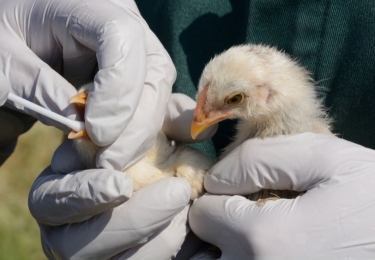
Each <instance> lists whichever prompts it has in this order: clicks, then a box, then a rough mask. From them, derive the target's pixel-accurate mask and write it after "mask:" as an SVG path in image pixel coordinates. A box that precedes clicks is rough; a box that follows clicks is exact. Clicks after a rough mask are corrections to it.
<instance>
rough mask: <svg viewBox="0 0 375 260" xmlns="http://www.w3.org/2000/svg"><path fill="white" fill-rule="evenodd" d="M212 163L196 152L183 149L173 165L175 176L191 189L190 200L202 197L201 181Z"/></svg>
mask: <svg viewBox="0 0 375 260" xmlns="http://www.w3.org/2000/svg"><path fill="white" fill-rule="evenodd" d="M212 165H213V161H212V160H211V159H210V158H209V157H207V156H205V155H204V154H202V153H200V152H199V151H197V150H194V149H191V148H189V147H183V148H182V149H181V150H180V154H179V156H178V159H177V161H176V164H175V169H176V176H177V177H180V178H184V179H185V180H187V181H188V182H189V184H190V187H191V195H190V199H191V200H194V199H196V198H198V197H199V196H201V195H203V193H204V187H203V181H204V176H205V175H206V172H207V171H208V170H209V169H210V168H211V167H212Z"/></svg>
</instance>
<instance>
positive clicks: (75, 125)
mask: <svg viewBox="0 0 375 260" xmlns="http://www.w3.org/2000/svg"><path fill="white" fill-rule="evenodd" d="M8 100H10V101H13V102H14V103H17V104H20V105H23V106H25V107H27V108H28V109H31V110H33V111H35V112H37V113H39V114H41V115H44V116H46V117H49V118H51V119H53V120H55V121H57V122H59V123H61V124H63V125H66V126H67V127H69V128H70V129H72V130H74V131H75V132H79V131H82V130H84V129H85V123H84V122H82V121H74V120H71V119H69V118H66V117H63V116H61V115H59V114H56V113H55V112H52V111H50V110H48V109H45V108H44V107H41V106H38V105H36V104H34V103H32V102H30V101H28V100H26V99H23V98H21V97H18V96H16V95H15V94H12V93H9V95H8Z"/></svg>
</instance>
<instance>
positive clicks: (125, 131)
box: [0, 0, 176, 170]
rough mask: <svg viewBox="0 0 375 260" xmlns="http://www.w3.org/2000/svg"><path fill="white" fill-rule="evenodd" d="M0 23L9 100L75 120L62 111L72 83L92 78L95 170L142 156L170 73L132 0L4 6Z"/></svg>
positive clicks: (22, 1)
mask: <svg viewBox="0 0 375 260" xmlns="http://www.w3.org/2000/svg"><path fill="white" fill-rule="evenodd" d="M0 17H1V18H0V19H1V22H0V32H1V37H0V46H1V48H0V71H2V72H3V73H4V74H5V76H6V78H7V80H8V81H9V82H11V86H10V91H11V92H12V93H15V94H16V95H18V96H21V97H23V98H26V99H28V100H31V101H32V102H34V103H36V104H39V105H41V106H43V107H46V108H48V109H50V110H52V111H54V112H57V113H59V114H62V115H64V116H66V117H69V118H72V119H76V118H77V117H78V115H77V113H76V111H75V109H74V108H73V107H72V106H71V105H69V104H68V102H69V99H70V98H71V97H72V96H73V95H75V94H76V93H77V91H76V89H75V88H74V87H73V85H72V84H74V85H75V86H80V85H82V84H84V83H87V82H88V81H91V80H92V77H93V76H94V74H95V73H96V74H95V78H94V88H93V90H92V91H91V92H90V93H89V99H88V104H87V109H86V115H85V122H86V130H87V131H88V134H89V136H90V138H91V140H93V141H94V143H96V144H97V145H99V146H103V148H102V149H101V150H100V152H99V154H98V157H97V166H98V167H102V168H111V169H116V170H121V169H123V168H124V167H126V166H127V165H128V164H130V163H132V162H134V161H136V160H137V159H138V158H140V157H141V156H142V155H143V154H145V152H146V151H147V150H148V149H149V148H150V146H151V144H152V141H153V140H154V138H155V137H156V135H157V133H158V131H159V130H160V128H161V126H162V122H163V118H164V113H165V109H166V105H167V102H168V98H169V96H170V92H171V87H172V84H173V82H174V80H175V77H176V71H175V68H174V65H173V63H172V61H171V59H170V57H169V55H168V54H167V52H166V51H165V49H164V48H163V46H162V44H161V43H160V42H159V40H158V39H157V38H156V36H155V35H154V34H153V33H152V32H151V30H150V29H149V27H148V26H147V24H146V22H145V21H144V20H143V18H142V17H141V15H140V13H139V11H138V9H137V7H136V5H135V3H134V1H133V0H122V1H120V0H107V1H102V0H87V1H84V2H82V1H76V0H67V1H60V0H34V1H26V0H5V1H2V2H1V9H0ZM96 67H97V68H98V72H96ZM60 74H61V75H62V76H63V77H62V76H61V75H60ZM0 93H1V95H2V96H3V88H1V92H0ZM16 107H17V108H18V109H21V110H23V111H25V112H26V113H28V114H30V115H32V116H34V117H36V118H37V119H39V120H40V121H42V122H43V123H45V124H48V125H55V126H57V127H59V128H60V129H62V130H64V131H65V132H68V131H69V129H67V128H66V127H65V126H63V125H61V124H59V123H56V122H54V121H52V120H50V119H48V118H45V117H43V116H40V115H39V114H36V113H34V112H32V111H28V110H27V109H26V108H24V107H22V106H19V105H16ZM119 139H121V140H119ZM133 140H137V142H136V143H135V142H134V141H133ZM123 143H127V144H128V145H126V149H121V150H119V149H118V148H119V145H122V144H123Z"/></svg>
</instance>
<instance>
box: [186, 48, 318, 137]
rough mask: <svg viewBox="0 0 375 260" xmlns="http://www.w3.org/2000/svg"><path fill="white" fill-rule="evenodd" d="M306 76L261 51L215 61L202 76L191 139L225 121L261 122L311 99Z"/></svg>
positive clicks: (239, 51) (240, 51)
mask: <svg viewBox="0 0 375 260" xmlns="http://www.w3.org/2000/svg"><path fill="white" fill-rule="evenodd" d="M306 84H307V85H311V82H310V78H309V74H308V72H307V71H306V70H305V69H304V68H302V67H300V66H299V65H298V64H297V63H296V62H295V61H293V60H292V59H291V58H290V57H289V56H287V55H286V54H284V53H282V52H280V51H278V50H277V49H275V48H271V47H267V46H263V45H242V46H236V47H232V48H230V49H229V50H227V51H225V52H223V53H222V54H220V55H218V56H216V57H214V58H213V59H212V60H211V61H210V62H209V63H208V64H207V65H206V67H205V68H204V70H203V73H202V75H201V78H200V81H199V85H198V93H197V98H196V99H197V106H196V108H195V111H194V120H193V122H192V126H191V134H192V137H193V138H195V137H196V136H198V134H199V133H201V132H202V131H203V130H204V129H206V128H207V127H208V126H210V125H212V124H215V123H217V122H220V121H222V120H225V119H235V118H239V119H243V120H255V121H262V120H268V119H269V118H272V117H273V116H275V115H276V114H278V113H279V112H280V111H281V110H285V106H293V104H294V103H298V102H299V100H300V99H301V98H304V96H306V95H308V96H311V97H314V96H315V92H314V90H313V89H311V90H307V91H306V90H305V88H306V87H304V86H305V85H306Z"/></svg>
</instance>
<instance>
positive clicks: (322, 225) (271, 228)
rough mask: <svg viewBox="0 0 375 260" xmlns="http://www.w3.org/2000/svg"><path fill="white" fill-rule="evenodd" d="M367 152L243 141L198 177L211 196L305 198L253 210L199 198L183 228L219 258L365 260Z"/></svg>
mask: <svg viewBox="0 0 375 260" xmlns="http://www.w3.org/2000/svg"><path fill="white" fill-rule="evenodd" d="M374 184H375V151H373V150H370V149H367V148H364V147H362V146H359V145H357V144H354V143H351V142H348V141H345V140H342V139H339V138H337V137H335V136H328V135H317V134H312V133H303V134H299V135H296V136H289V137H278V138H272V139H266V140H260V139H254V140H249V141H246V142H245V143H244V144H242V145H241V146H240V147H237V148H236V149H235V150H234V151H233V152H232V153H231V154H229V155H228V156H227V157H225V158H224V159H222V160H221V161H220V162H218V163H217V164H216V165H215V166H214V167H213V168H212V169H211V170H210V172H209V174H208V175H207V176H206V179H205V188H206V190H207V191H208V192H210V193H212V194H233V195H234V194H239V195H241V194H242V195H245V194H250V193H254V192H257V191H259V190H260V189H290V190H296V191H305V190H307V193H306V194H304V195H302V196H301V197H298V198H296V199H292V200H287V199H279V200H277V201H269V202H267V203H266V204H265V205H264V206H262V207H259V206H257V205H255V202H252V201H249V200H247V199H246V198H244V197H242V196H224V195H223V196H218V195H212V194H211V195H206V196H203V197H201V198H199V199H198V200H196V201H195V202H194V204H193V206H192V207H191V209H190V213H189V223H190V227H191V228H192V230H193V231H194V232H195V233H196V234H197V235H198V236H199V237H200V238H201V239H203V240H205V241H208V242H210V243H212V244H214V245H216V246H217V247H219V248H220V249H221V250H222V253H223V254H222V257H221V258H220V259H253V258H254V259H344V258H345V259H346V258H353V259H371V258H373V256H374V252H375V236H374V232H375V218H374V216H375V193H374Z"/></svg>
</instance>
